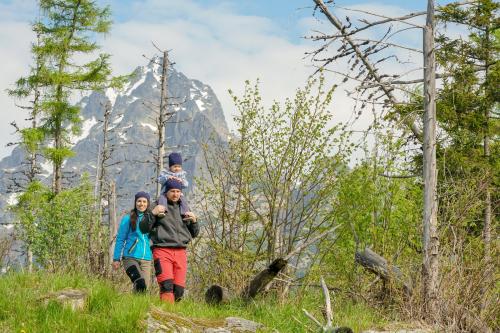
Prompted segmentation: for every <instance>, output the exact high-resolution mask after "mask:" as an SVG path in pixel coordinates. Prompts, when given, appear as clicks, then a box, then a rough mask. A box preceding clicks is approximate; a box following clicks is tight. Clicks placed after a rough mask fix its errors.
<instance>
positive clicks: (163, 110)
mask: <svg viewBox="0 0 500 333" xmlns="http://www.w3.org/2000/svg"><path fill="white" fill-rule="evenodd" d="M168 65H169V64H168V51H163V62H162V70H161V95H160V113H159V115H158V120H157V127H158V152H157V158H158V160H157V161H156V197H157V198H158V197H159V196H160V194H161V193H160V192H161V184H160V182H159V181H158V178H159V177H160V173H161V171H162V170H163V158H164V156H165V121H166V118H167V104H168V103H167V102H168V94H167V93H168V91H167V88H168V76H167V74H168Z"/></svg>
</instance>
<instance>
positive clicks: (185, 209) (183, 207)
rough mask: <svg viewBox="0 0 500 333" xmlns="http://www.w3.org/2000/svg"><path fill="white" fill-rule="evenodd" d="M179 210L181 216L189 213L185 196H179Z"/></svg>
mask: <svg viewBox="0 0 500 333" xmlns="http://www.w3.org/2000/svg"><path fill="white" fill-rule="evenodd" d="M180 208H181V215H184V214H186V213H187V212H190V211H191V210H190V209H189V206H188V202H187V200H186V196H185V195H183V194H182V195H181V204H180Z"/></svg>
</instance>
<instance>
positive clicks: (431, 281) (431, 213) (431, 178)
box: [422, 0, 439, 318]
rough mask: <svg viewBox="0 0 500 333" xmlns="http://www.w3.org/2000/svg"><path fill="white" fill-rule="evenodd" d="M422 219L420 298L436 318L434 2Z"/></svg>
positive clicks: (430, 5) (428, 33)
mask: <svg viewBox="0 0 500 333" xmlns="http://www.w3.org/2000/svg"><path fill="white" fill-rule="evenodd" d="M423 46H424V47H423V49H424V103H425V105H424V111H425V113H424V145H423V149H424V152H423V153H424V156H423V162H424V164H423V169H424V170H423V171H424V172H423V173H424V216H423V251H424V258H423V274H422V278H423V297H424V301H425V304H426V311H427V314H428V317H429V318H431V317H434V318H435V317H436V316H438V310H439V307H438V304H437V300H438V288H439V280H438V278H439V258H438V254H439V237H438V230H437V207H438V205H437V195H436V187H437V169H436V58H435V48H434V1H433V0H428V2H427V21H426V25H425V28H424V40H423Z"/></svg>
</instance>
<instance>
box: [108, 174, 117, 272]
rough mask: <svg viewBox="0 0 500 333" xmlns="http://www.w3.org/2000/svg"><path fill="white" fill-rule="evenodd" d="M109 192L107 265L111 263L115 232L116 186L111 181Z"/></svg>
mask: <svg viewBox="0 0 500 333" xmlns="http://www.w3.org/2000/svg"><path fill="white" fill-rule="evenodd" d="M109 187H110V191H109V197H108V202H109V203H108V219H109V220H108V222H109V240H110V242H109V249H108V256H109V263H110V264H111V263H112V262H113V252H114V248H115V241H116V238H115V237H116V231H117V225H116V184H115V182H114V181H111V184H110V186H109Z"/></svg>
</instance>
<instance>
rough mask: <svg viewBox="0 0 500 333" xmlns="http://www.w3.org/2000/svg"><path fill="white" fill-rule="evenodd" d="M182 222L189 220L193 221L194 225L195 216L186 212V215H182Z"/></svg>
mask: <svg viewBox="0 0 500 333" xmlns="http://www.w3.org/2000/svg"><path fill="white" fill-rule="evenodd" d="M184 216H185V217H184V220H187V219H188V220H191V221H193V223H196V215H194V213H193V212H187V213H186V214H184Z"/></svg>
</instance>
